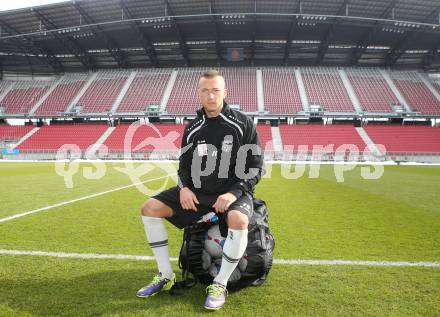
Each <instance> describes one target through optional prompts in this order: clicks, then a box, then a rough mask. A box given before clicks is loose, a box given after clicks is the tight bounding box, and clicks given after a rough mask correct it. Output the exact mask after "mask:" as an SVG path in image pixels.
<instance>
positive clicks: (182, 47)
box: [164, 0, 190, 66]
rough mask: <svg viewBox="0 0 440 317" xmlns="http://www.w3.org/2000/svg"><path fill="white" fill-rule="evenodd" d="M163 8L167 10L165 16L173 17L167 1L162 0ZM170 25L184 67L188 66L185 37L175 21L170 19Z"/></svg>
mask: <svg viewBox="0 0 440 317" xmlns="http://www.w3.org/2000/svg"><path fill="white" fill-rule="evenodd" d="M164 2H165V7H166V9H167V13H168V14H167V15H171V16H174V12H173V9H172V8H171V5H170V3H169V2H168V0H164ZM171 24H172V26H173V28H174V31H175V32H176V34H177V40H178V41H179V47H180V51H181V52H182V56H183V60H184V61H185V66H190V62H189V57H188V47H187V46H186V42H185V37H184V36H183V33H182V30H181V29H180V27H179V24H177V22H176V19H174V18H171Z"/></svg>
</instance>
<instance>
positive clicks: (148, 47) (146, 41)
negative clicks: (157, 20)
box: [119, 0, 159, 67]
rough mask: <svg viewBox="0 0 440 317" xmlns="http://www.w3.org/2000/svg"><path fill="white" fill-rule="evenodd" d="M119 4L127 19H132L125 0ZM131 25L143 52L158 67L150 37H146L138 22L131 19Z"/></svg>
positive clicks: (121, 0)
mask: <svg viewBox="0 0 440 317" xmlns="http://www.w3.org/2000/svg"><path fill="white" fill-rule="evenodd" d="M119 4H120V6H121V8H122V10H123V12H124V14H125V15H126V16H127V18H128V19H133V15H132V14H131V12H130V9H129V8H128V7H127V4H126V3H125V0H120V1H119ZM131 27H132V29H133V30H134V31H135V32H136V34H137V36H138V38H139V40H140V42H141V45H142V47H143V48H144V50H145V53H146V54H147V55H148V58H149V59H150V61H151V63H152V64H153V66H154V67H159V60H158V58H157V54H156V51H155V49H154V46H153V44H152V42H151V40H150V38H149V37H148V35H147V34H146V32H145V31H143V30H142V29H141V28H140V27H139V22H138V21H133V22H131Z"/></svg>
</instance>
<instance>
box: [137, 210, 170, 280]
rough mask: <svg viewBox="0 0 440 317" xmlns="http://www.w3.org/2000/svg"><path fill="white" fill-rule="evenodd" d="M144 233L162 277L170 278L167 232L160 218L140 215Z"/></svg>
mask: <svg viewBox="0 0 440 317" xmlns="http://www.w3.org/2000/svg"><path fill="white" fill-rule="evenodd" d="M142 222H143V223H144V228H145V233H146V235H147V238H148V242H149V243H150V247H151V250H152V251H153V254H154V257H155V258H156V262H157V268H158V270H159V272H160V273H162V276H163V277H166V278H171V277H172V276H173V269H172V267H171V262H170V257H169V255H168V234H167V231H166V229H165V225H164V223H163V219H162V218H155V217H147V216H142Z"/></svg>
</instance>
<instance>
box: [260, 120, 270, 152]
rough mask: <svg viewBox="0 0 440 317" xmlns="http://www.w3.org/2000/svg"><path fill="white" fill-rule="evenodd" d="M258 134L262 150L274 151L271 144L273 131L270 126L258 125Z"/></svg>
mask: <svg viewBox="0 0 440 317" xmlns="http://www.w3.org/2000/svg"><path fill="white" fill-rule="evenodd" d="M257 133H258V136H259V137H260V142H261V148H262V149H263V151H264V150H269V151H272V150H273V149H274V147H273V144H271V143H269V144H268V142H270V141H272V129H271V126H270V125H268V124H257Z"/></svg>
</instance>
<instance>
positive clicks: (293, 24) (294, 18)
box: [283, 0, 301, 66]
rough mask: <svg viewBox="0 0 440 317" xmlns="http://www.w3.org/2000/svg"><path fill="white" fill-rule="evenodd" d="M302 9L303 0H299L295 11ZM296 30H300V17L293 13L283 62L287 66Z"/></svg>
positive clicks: (298, 11)
mask: <svg viewBox="0 0 440 317" xmlns="http://www.w3.org/2000/svg"><path fill="white" fill-rule="evenodd" d="M300 11H301V0H299V1H298V3H297V5H296V8H295V12H294V13H300ZM296 31H298V18H297V16H295V15H293V16H292V21H291V22H290V27H289V33H288V34H287V39H286V46H285V48H284V57H283V64H284V65H286V66H287V61H288V60H289V55H290V48H291V47H292V41H293V37H294V36H295V34H296Z"/></svg>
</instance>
